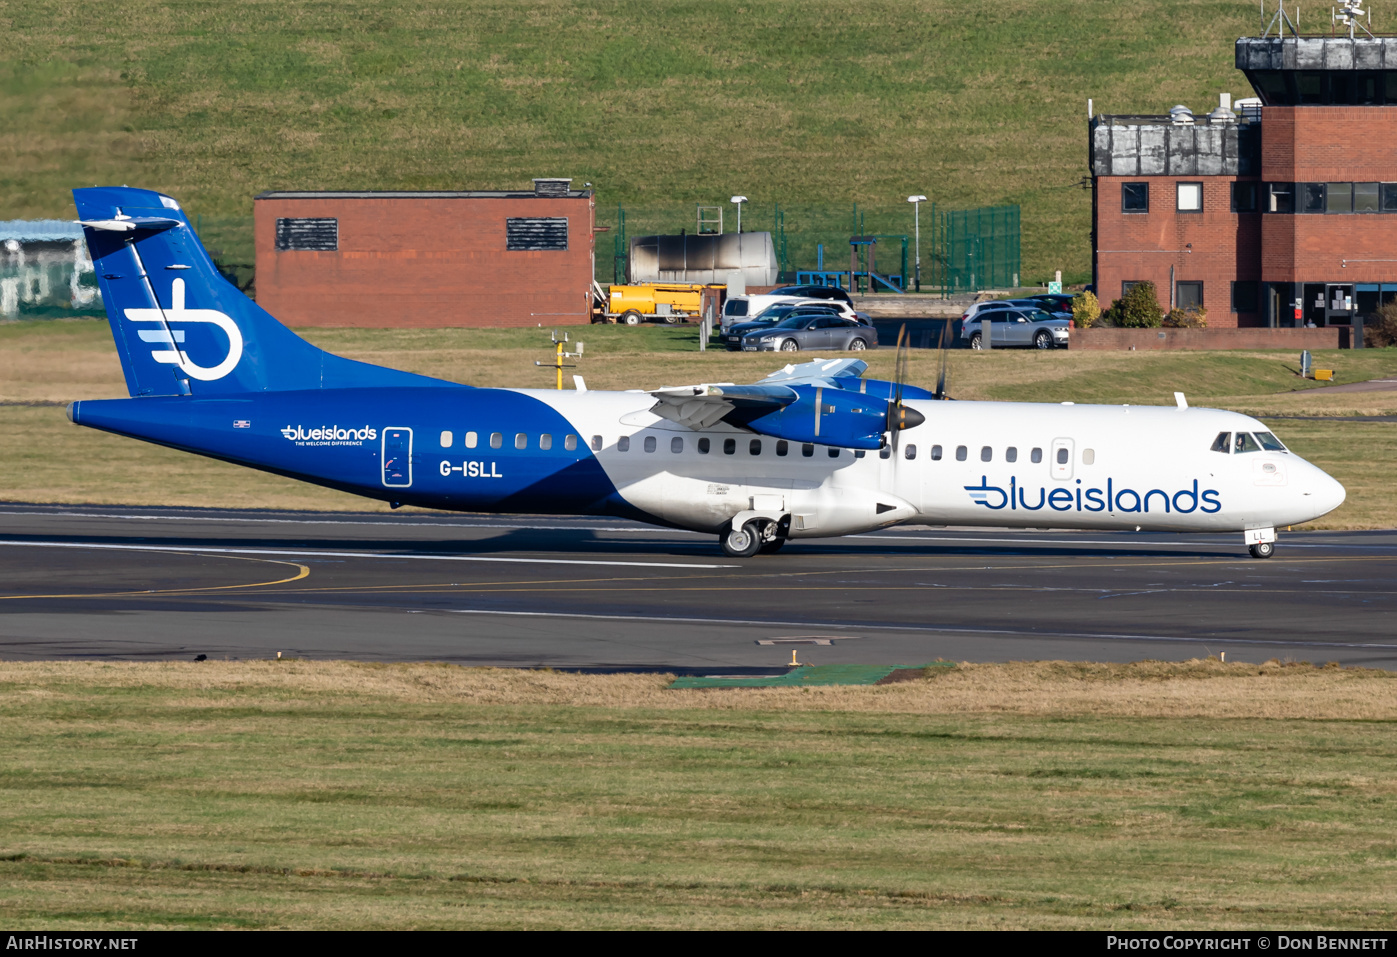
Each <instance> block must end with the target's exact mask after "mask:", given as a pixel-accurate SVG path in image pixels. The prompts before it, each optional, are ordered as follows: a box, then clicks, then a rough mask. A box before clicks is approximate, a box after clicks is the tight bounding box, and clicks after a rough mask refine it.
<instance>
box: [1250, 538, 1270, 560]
mask: <svg viewBox="0 0 1397 957" xmlns="http://www.w3.org/2000/svg"><path fill="white" fill-rule="evenodd" d="M1247 551H1249V552H1251V557H1252V558H1270V557H1271V556H1272V555H1274V554H1276V543H1275V542H1257V543H1256V544H1255V545H1249V546H1248V547H1247Z"/></svg>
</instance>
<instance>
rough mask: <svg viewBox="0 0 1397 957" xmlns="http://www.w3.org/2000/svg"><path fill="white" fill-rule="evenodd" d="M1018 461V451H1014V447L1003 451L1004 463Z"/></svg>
mask: <svg viewBox="0 0 1397 957" xmlns="http://www.w3.org/2000/svg"><path fill="white" fill-rule="evenodd" d="M1018 460H1019V450H1018V449H1016V448H1014V446H1012V445H1011V446H1009V447H1008V448H1007V449H1005V450H1004V461H1006V462H1017V461H1018Z"/></svg>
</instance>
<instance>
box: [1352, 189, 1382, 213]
mask: <svg viewBox="0 0 1397 957" xmlns="http://www.w3.org/2000/svg"><path fill="white" fill-rule="evenodd" d="M1353 211H1354V212H1355V213H1376V212H1377V211H1378V184H1377V183H1354V184H1353Z"/></svg>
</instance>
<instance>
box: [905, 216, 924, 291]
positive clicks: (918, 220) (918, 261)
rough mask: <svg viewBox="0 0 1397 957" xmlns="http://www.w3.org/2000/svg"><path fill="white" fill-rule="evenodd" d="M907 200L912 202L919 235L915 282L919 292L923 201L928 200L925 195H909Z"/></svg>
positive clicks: (913, 220) (913, 219)
mask: <svg viewBox="0 0 1397 957" xmlns="http://www.w3.org/2000/svg"><path fill="white" fill-rule="evenodd" d="M907 202H909V203H911V204H912V222H913V225H914V231H915V232H916V235H917V239H916V244H917V266H916V275H917V279H916V283H915V288H916V290H917V292H921V291H922V203H925V202H926V197H925V196H908V197H907ZM904 281H905V280H904Z"/></svg>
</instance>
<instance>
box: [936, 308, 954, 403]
mask: <svg viewBox="0 0 1397 957" xmlns="http://www.w3.org/2000/svg"><path fill="white" fill-rule="evenodd" d="M950 329H951V321H950V320H949V319H948V320H946V321H945V322H942V323H941V338H940V339H938V340H937V343H936V348H937V350H938V351H939V352H940V353H941V372H940V374H939V375H937V377H936V398H938V399H949V398H950V396H948V395H947V394H946V360H947V359H949V358H950V356H948V355H947V353H946V336H947V335H948V334H949V333H950Z"/></svg>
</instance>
